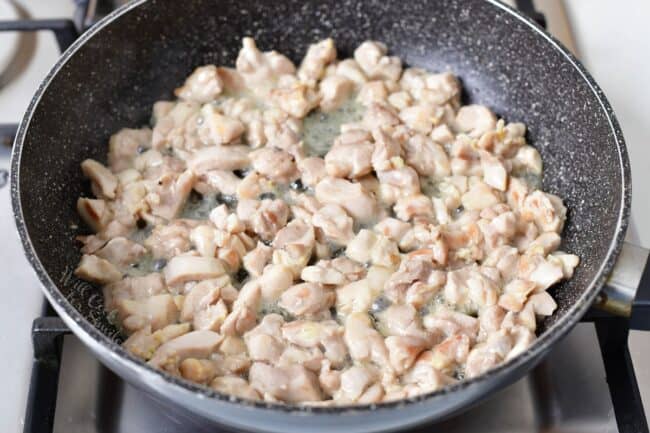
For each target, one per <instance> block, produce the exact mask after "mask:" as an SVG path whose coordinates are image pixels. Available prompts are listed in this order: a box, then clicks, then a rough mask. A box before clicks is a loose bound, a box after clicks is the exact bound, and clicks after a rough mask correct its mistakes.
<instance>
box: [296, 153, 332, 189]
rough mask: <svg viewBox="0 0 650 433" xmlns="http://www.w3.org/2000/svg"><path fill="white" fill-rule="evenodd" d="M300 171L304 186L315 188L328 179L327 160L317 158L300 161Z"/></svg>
mask: <svg viewBox="0 0 650 433" xmlns="http://www.w3.org/2000/svg"><path fill="white" fill-rule="evenodd" d="M298 170H299V171H300V176H301V177H300V178H301V180H302V183H303V185H305V186H310V187H314V186H316V184H317V183H318V182H320V181H321V180H323V179H324V178H325V177H327V171H326V170H325V160H324V159H323V158H319V157H316V156H312V157H309V158H304V159H301V160H300V161H298Z"/></svg>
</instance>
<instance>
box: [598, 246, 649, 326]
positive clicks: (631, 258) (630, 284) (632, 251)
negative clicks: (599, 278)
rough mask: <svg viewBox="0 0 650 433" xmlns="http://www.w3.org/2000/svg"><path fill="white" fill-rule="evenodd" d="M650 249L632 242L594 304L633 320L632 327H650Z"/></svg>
mask: <svg viewBox="0 0 650 433" xmlns="http://www.w3.org/2000/svg"><path fill="white" fill-rule="evenodd" d="M649 253H650V250H648V249H647V248H643V247H640V246H637V245H633V244H630V243H628V242H624V243H623V248H622V249H621V254H620V255H619V257H618V261H617V262H616V265H615V266H614V270H613V271H612V273H611V274H610V275H609V278H608V279H607V282H606V283H605V286H604V287H603V290H602V292H601V293H600V294H599V296H598V298H596V303H595V304H594V307H596V308H598V309H601V310H604V311H606V312H608V313H611V314H614V315H617V316H622V317H627V318H629V319H630V328H632V329H640V330H650V263H649V262H648V254H649Z"/></svg>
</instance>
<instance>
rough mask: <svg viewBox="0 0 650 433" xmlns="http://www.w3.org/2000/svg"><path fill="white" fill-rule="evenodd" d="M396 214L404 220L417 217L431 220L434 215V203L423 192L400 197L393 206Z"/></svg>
mask: <svg viewBox="0 0 650 433" xmlns="http://www.w3.org/2000/svg"><path fill="white" fill-rule="evenodd" d="M393 210H394V211H395V215H396V216H397V218H399V219H401V220H402V221H411V220H413V219H415V218H419V219H423V220H425V221H426V220H429V219H430V218H431V217H433V203H432V202H431V199H430V198H429V197H427V196H426V195H423V194H417V195H412V196H410V197H400V198H399V199H398V200H397V203H395V206H394V207H393Z"/></svg>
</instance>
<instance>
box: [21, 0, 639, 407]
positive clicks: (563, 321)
mask: <svg viewBox="0 0 650 433" xmlns="http://www.w3.org/2000/svg"><path fill="white" fill-rule="evenodd" d="M148 1H150V0H136V1H133V2H131V3H128V4H126V5H123V6H122V7H120V8H118V9H116V10H115V11H113V12H112V13H111V14H109V15H107V16H106V17H104V18H103V19H102V20H100V21H99V22H98V23H97V24H95V25H94V26H93V27H91V28H90V29H88V30H87V31H86V32H85V33H84V34H82V35H81V36H80V37H79V38H78V39H77V40H76V41H75V42H74V43H73V44H72V45H71V46H70V47H69V48H68V49H67V50H66V51H65V52H64V53H63V54H62V55H61V57H60V58H59V59H58V61H57V62H56V64H55V65H54V66H53V67H52V69H51V70H50V71H49V72H48V74H47V76H46V77H45V79H44V80H43V81H42V82H41V84H40V85H39V87H38V89H37V91H36V93H35V95H34V97H33V98H32V100H31V102H30V104H29V106H28V108H27V111H26V113H25V115H24V117H23V119H22V120H21V123H20V127H19V130H18V133H17V134H16V138H15V141H14V146H13V149H12V155H11V201H12V208H13V212H14V222H15V224H16V227H17V231H18V233H19V236H20V239H21V243H22V246H23V249H24V251H25V255H26V257H27V258H28V260H29V262H30V265H31V267H32V270H33V271H34V272H35V273H36V275H37V277H38V278H39V280H40V282H41V284H42V287H41V290H42V291H43V293H44V294H45V296H46V298H47V299H48V300H49V302H50V303H51V304H52V306H53V308H54V309H55V310H56V312H57V313H58V314H59V315H60V316H61V318H62V319H63V320H64V322H65V323H66V324H67V325H68V326H69V327H70V328H71V330H72V331H74V333H75V334H76V335H77V336H79V337H80V338H81V339H82V340H84V342H86V344H88V345H89V346H91V348H92V349H94V350H96V351H100V350H108V351H109V352H110V354H111V355H112V356H113V358H114V359H115V360H116V361H117V362H118V363H120V364H121V366H123V367H126V368H128V369H130V370H132V371H134V372H136V373H138V374H139V375H142V376H143V377H147V376H149V377H150V378H152V379H153V378H157V379H163V380H164V382H166V384H167V385H170V386H171V387H173V388H175V389H176V390H177V391H190V392H192V393H193V394H196V397H197V398H201V399H206V398H209V399H214V400H218V401H220V402H221V403H232V404H236V405H239V406H242V407H250V408H257V409H266V410H273V411H280V412H284V413H287V414H299V415H304V414H305V413H309V414H315V415H317V414H324V415H328V414H337V415H340V414H358V413H362V412H368V411H372V410H376V409H390V408H396V407H403V406H406V405H410V404H413V403H423V402H426V401H429V400H434V399H436V398H439V397H442V396H445V395H449V394H453V393H455V392H456V391H460V390H462V389H467V388H470V387H478V386H480V385H481V384H484V383H486V382H487V381H488V379H491V378H494V377H497V376H501V377H505V376H506V374H507V373H508V372H509V371H511V370H518V369H521V368H522V367H524V366H525V365H526V364H529V363H532V362H534V361H535V360H536V359H539V358H540V356H541V355H543V354H544V352H545V351H547V349H548V348H549V347H550V346H552V345H553V344H554V343H555V342H556V341H558V340H559V339H561V338H562V337H563V336H565V335H566V334H567V333H568V332H569V331H570V330H571V329H572V328H573V326H575V325H576V324H577V322H578V320H579V318H580V317H582V316H583V315H584V313H586V311H587V309H588V308H589V307H590V306H591V304H592V303H593V301H594V299H595V297H596V296H597V294H598V293H599V291H600V289H601V287H602V286H603V284H604V282H605V280H606V278H607V275H608V274H609V273H610V272H611V270H612V269H613V267H614V264H615V262H616V259H617V257H618V254H619V252H620V249H621V247H622V243H623V240H624V237H625V233H626V230H627V226H628V220H629V216H630V206H631V172H630V165H629V158H628V153H627V148H626V146H625V140H624V137H623V133H622V131H621V128H620V125H619V122H618V120H617V119H616V116H615V114H614V111H613V109H612V107H611V105H610V104H609V102H608V100H607V98H606V97H605V95H604V92H603V91H602V90H601V88H600V87H599V86H598V84H597V83H596V82H595V80H594V78H593V77H592V76H591V74H590V73H589V72H588V71H587V70H586V68H585V67H584V65H583V64H582V63H581V62H580V61H579V60H578V59H577V58H576V57H575V56H574V55H573V54H572V53H571V52H570V51H569V50H568V49H567V48H566V47H564V46H563V45H562V44H561V43H560V42H559V41H558V40H557V39H555V38H554V37H553V36H551V35H550V34H549V33H547V32H546V31H545V30H544V29H542V28H541V27H539V25H537V24H536V23H535V22H534V21H533V20H531V19H530V18H528V17H527V16H525V15H523V14H522V13H520V12H519V11H517V10H515V9H514V8H512V7H510V6H508V5H505V4H503V3H501V2H499V1H498V0H485V1H486V3H489V4H490V5H491V6H493V7H496V8H498V9H501V10H502V11H504V12H505V13H507V14H509V15H511V16H512V17H513V18H515V19H517V20H519V21H521V22H522V23H523V24H524V25H526V26H527V27H528V28H529V29H530V30H531V31H533V32H534V33H536V35H537V36H538V37H541V38H543V39H544V40H545V42H546V43H549V44H550V45H551V47H552V48H553V49H555V50H557V51H558V52H559V53H560V54H561V55H562V56H563V57H564V58H565V59H566V60H567V61H568V63H569V64H570V65H571V66H572V67H573V69H574V70H575V71H576V72H578V74H579V75H580V76H581V78H582V79H583V80H584V81H585V83H586V84H587V85H588V86H589V88H590V90H591V92H592V93H593V95H594V97H595V98H596V99H597V100H598V102H599V104H600V109H601V110H602V111H603V112H604V114H605V116H606V118H607V121H608V123H609V126H610V129H611V131H612V135H613V139H614V140H615V142H616V147H617V151H618V157H619V168H620V170H621V180H622V181H621V188H622V191H621V203H620V205H621V207H620V212H619V214H618V218H617V225H616V228H615V235H614V236H613V238H612V241H611V243H610V245H609V248H608V250H607V254H606V258H605V260H603V262H602V263H601V266H600V268H599V269H598V272H597V273H596V276H595V277H594V278H593V279H592V280H591V281H590V282H589V284H588V285H587V287H586V289H585V290H584V292H583V293H582V294H581V295H580V297H579V298H578V299H577V300H576V301H575V302H574V304H573V305H572V306H571V307H570V308H569V310H568V311H567V312H566V313H565V314H564V316H563V317H562V318H560V319H559V320H558V321H557V322H555V323H553V324H552V325H551V327H550V328H548V329H547V330H546V331H545V332H544V333H543V334H542V335H540V336H539V337H538V338H537V339H536V341H535V342H534V343H533V345H532V346H531V347H530V348H529V349H528V350H526V351H524V352H523V353H521V354H519V355H518V356H516V357H514V358H513V359H511V360H509V361H507V362H505V363H503V364H501V365H499V366H497V367H496V368H494V369H492V370H489V371H488V372H486V373H485V374H482V375H480V376H478V377H475V378H471V379H465V380H463V381H460V382H457V383H454V384H452V385H450V386H447V387H445V388H442V389H439V390H436V391H433V392H429V393H426V394H422V395H418V396H416V397H411V398H406V399H400V400H395V401H390V402H383V403H377V404H365V405H340V406H329V407H319V406H308V405H296V404H279V403H270V402H259V401H252V400H246V399H242V398H239V397H234V396H232V395H229V394H225V393H221V392H218V391H215V390H212V389H209V388H206V387H203V386H200V385H197V384H194V383H192V382H189V381H186V380H184V379H181V378H178V377H175V376H172V375H170V374H168V373H165V372H163V371H160V370H158V369H155V368H153V367H151V366H149V365H148V364H146V363H145V362H143V361H142V360H140V359H138V358H136V357H135V356H133V355H131V354H130V353H128V352H127V351H126V350H125V349H123V348H122V347H121V346H120V345H118V344H116V343H115V342H114V341H113V340H111V339H110V338H109V337H107V336H106V335H104V334H103V333H101V332H100V331H99V330H98V329H97V328H95V327H94V326H93V325H92V324H91V323H90V322H89V321H88V320H87V319H86V318H85V317H84V316H83V315H81V314H80V313H79V312H78V311H77V309H76V308H74V307H73V306H72V304H70V302H69V301H68V300H67V299H66V298H65V297H64V296H63V294H62V293H61V291H60V290H59V289H58V287H57V285H56V284H55V283H54V282H53V281H52V279H51V278H50V276H49V274H48V272H47V271H46V269H45V267H44V266H43V264H42V263H41V261H40V259H39V258H38V256H37V254H36V251H35V249H34V246H33V244H32V242H31V239H30V237H29V234H28V232H27V227H26V224H25V221H24V218H23V212H22V206H21V200H20V189H19V182H20V162H21V155H22V148H23V144H24V140H25V137H26V132H27V130H28V128H29V125H30V123H31V119H32V116H33V114H34V112H35V110H36V108H37V106H38V104H39V102H40V100H41V98H42V96H43V95H44V94H45V92H46V91H47V88H48V87H49V84H50V83H51V82H52V80H53V79H54V78H55V77H56V76H57V74H58V73H59V72H60V70H61V69H62V68H63V66H64V65H65V64H66V63H67V61H68V60H69V59H70V58H71V57H72V56H73V55H74V54H75V53H76V52H77V51H78V50H79V49H80V48H81V47H82V46H84V45H85V43H86V42H87V41H88V40H90V39H91V38H92V37H94V36H95V35H96V34H98V33H99V32H101V31H102V30H104V29H105V28H106V27H107V26H109V25H110V24H111V23H112V22H113V21H114V20H115V19H116V18H118V17H120V16H122V15H125V14H126V13H128V12H129V11H131V10H132V9H135V8H137V7H139V6H141V5H143V4H144V3H147V2H148ZM526 371H528V370H527V369H526ZM152 374H153V375H152Z"/></svg>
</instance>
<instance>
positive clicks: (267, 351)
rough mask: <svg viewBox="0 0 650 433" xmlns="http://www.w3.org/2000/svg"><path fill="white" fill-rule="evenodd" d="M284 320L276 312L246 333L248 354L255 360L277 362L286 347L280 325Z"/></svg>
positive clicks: (245, 339)
mask: <svg viewBox="0 0 650 433" xmlns="http://www.w3.org/2000/svg"><path fill="white" fill-rule="evenodd" d="M283 323H284V320H282V318H281V317H280V316H278V315H276V314H273V315H270V316H265V317H264V319H262V322H261V323H260V324H259V325H257V326H256V327H255V328H253V329H252V330H250V331H248V332H247V333H246V334H245V335H244V341H245V342H246V347H247V349H248V354H249V355H250V357H251V359H252V360H253V361H263V362H268V363H270V364H276V363H277V362H278V361H279V359H280V356H281V355H282V352H283V351H284V349H285V343H284V342H283V341H282V335H281V333H280V326H282V324H283Z"/></svg>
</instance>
